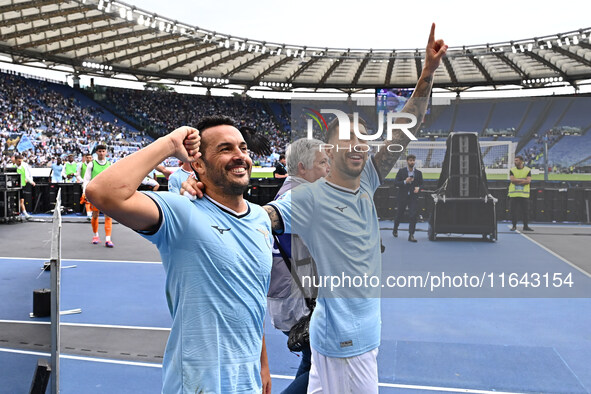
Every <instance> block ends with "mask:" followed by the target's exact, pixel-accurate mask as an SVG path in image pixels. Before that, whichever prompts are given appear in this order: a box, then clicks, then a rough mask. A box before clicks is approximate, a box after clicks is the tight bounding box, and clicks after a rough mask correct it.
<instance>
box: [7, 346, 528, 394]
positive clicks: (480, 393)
mask: <svg viewBox="0 0 591 394" xmlns="http://www.w3.org/2000/svg"><path fill="white" fill-rule="evenodd" d="M0 352H4V353H16V354H29V355H34V356H45V357H50V356H51V355H50V354H49V353H43V352H33V351H29V350H16V349H6V348H0ZM60 359H68V360H78V361H91V362H97V363H105V364H119V365H131V366H137V367H149V368H162V364H153V363H142V362H137V361H125V360H113V359H102V358H96V357H84V356H72V355H67V354H61V355H60ZM271 377H272V378H274V379H285V380H294V379H295V376H289V375H275V374H271ZM378 386H381V387H391V388H400V389H410V390H428V391H445V392H454V393H469V394H519V393H517V392H509V391H490V390H477V389H462V388H454V387H436V386H418V385H412V384H394V383H378Z"/></svg>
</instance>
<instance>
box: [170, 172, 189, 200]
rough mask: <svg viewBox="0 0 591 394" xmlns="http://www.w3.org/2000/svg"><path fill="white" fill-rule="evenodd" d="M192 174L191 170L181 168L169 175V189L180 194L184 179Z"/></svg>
mask: <svg viewBox="0 0 591 394" xmlns="http://www.w3.org/2000/svg"><path fill="white" fill-rule="evenodd" d="M190 175H191V173H190V172H187V171H185V170H183V169H182V168H179V169H178V170H176V171H175V172H173V173H172V175H171V176H169V177H168V191H169V192H171V193H174V194H180V192H181V187H182V184H183V182H184V181H186V180H187V178H188V177H189V176H190Z"/></svg>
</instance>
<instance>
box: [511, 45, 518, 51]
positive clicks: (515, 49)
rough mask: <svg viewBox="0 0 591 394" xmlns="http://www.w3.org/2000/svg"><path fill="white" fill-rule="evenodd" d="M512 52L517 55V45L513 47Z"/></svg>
mask: <svg viewBox="0 0 591 394" xmlns="http://www.w3.org/2000/svg"><path fill="white" fill-rule="evenodd" d="M511 51H512V52H513V53H517V48H515V45H511Z"/></svg>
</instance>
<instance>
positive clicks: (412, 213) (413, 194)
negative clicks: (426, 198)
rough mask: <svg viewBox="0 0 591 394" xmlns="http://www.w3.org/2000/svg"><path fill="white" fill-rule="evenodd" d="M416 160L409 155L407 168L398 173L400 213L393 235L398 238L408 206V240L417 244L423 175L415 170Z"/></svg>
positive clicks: (413, 156)
mask: <svg viewBox="0 0 591 394" xmlns="http://www.w3.org/2000/svg"><path fill="white" fill-rule="evenodd" d="M415 160H416V156H415V155H408V156H407V157H406V165H407V166H406V167H404V168H401V169H400V170H399V171H398V173H397V174H396V179H395V180H394V184H396V186H398V212H397V213H396V219H395V220H394V230H392V235H393V236H395V237H398V225H399V224H400V220H401V219H402V215H403V214H404V210H405V209H406V207H407V206H408V216H409V224H408V240H409V241H410V242H417V240H416V239H415V237H414V233H415V227H416V224H417V208H418V201H419V190H420V188H421V186H422V185H423V173H422V172H421V171H419V170H417V169H416V168H415Z"/></svg>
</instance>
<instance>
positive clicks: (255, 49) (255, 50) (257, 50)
mask: <svg viewBox="0 0 591 394" xmlns="http://www.w3.org/2000/svg"><path fill="white" fill-rule="evenodd" d="M260 49H261V48H259V46H258V45H255V46H254V52H255V53H258V52H259V50H260Z"/></svg>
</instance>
